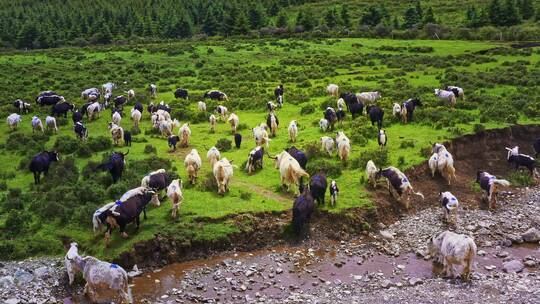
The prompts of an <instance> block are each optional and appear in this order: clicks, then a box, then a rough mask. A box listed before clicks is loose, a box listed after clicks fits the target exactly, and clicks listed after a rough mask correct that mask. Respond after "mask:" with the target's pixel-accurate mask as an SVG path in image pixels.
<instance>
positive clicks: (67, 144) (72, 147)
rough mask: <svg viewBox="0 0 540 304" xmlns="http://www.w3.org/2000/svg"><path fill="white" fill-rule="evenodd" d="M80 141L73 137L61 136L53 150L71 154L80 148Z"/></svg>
mask: <svg viewBox="0 0 540 304" xmlns="http://www.w3.org/2000/svg"><path fill="white" fill-rule="evenodd" d="M79 143H80V142H79V141H78V140H77V139H75V138H73V137H71V136H67V135H61V136H59V137H58V138H56V141H55V142H54V145H53V149H54V150H56V151H58V152H60V153H62V154H71V153H74V152H75V151H77V149H78V148H79Z"/></svg>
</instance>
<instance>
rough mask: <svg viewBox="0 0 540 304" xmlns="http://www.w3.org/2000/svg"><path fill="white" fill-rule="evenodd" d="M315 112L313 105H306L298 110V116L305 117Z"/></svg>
mask: <svg viewBox="0 0 540 304" xmlns="http://www.w3.org/2000/svg"><path fill="white" fill-rule="evenodd" d="M313 112H315V105H313V104H307V105H304V106H303V107H302V108H301V109H300V115H307V114H311V113H313Z"/></svg>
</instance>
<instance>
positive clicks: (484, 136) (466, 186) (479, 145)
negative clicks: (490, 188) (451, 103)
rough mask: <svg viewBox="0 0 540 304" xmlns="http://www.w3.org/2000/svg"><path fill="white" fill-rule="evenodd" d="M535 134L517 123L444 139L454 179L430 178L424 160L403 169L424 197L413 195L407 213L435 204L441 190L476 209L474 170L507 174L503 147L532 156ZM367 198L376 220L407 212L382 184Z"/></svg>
mask: <svg viewBox="0 0 540 304" xmlns="http://www.w3.org/2000/svg"><path fill="white" fill-rule="evenodd" d="M539 135H540V126H538V125H527V126H519V125H518V126H512V127H508V128H504V129H495V130H487V131H484V132H480V133H477V134H471V135H465V136H463V137H459V138H456V139H454V140H451V141H448V142H444V143H443V144H444V145H445V146H446V148H447V149H448V151H449V152H450V153H452V155H453V157H454V167H455V168H456V177H457V182H452V185H450V186H448V184H447V183H446V181H445V180H444V179H443V178H442V177H441V176H440V175H438V174H436V175H435V178H432V177H431V172H430V170H429V168H428V165H427V162H424V163H422V164H420V165H418V166H415V167H413V168H411V169H409V170H407V171H406V172H405V174H406V175H407V176H408V177H409V179H410V180H411V183H412V186H413V187H414V189H415V191H420V192H422V194H424V196H425V200H424V201H422V200H420V199H418V198H416V197H414V196H413V197H412V203H411V209H410V210H409V211H408V212H409V213H415V212H417V211H418V210H421V209H424V208H426V207H429V206H433V205H435V204H438V195H439V192H443V191H451V192H452V193H453V194H454V195H456V196H457V198H458V199H459V201H460V203H461V204H462V205H463V206H464V207H466V208H478V207H479V202H480V199H481V192H476V191H474V190H473V187H472V186H473V184H474V182H475V180H476V172H477V171H478V170H486V171H488V172H489V173H491V174H494V175H497V176H500V177H503V178H505V177H507V176H508V174H509V173H510V172H512V171H513V169H511V168H510V166H509V165H508V163H507V161H506V155H507V153H506V150H505V149H504V148H505V147H513V146H516V145H517V146H519V147H520V152H521V153H525V154H529V155H534V151H533V148H532V143H533V141H534V139H535V138H537V137H538V136H539ZM371 198H372V200H373V201H374V202H375V204H376V206H377V210H378V212H377V214H378V219H379V220H380V221H382V222H384V223H387V224H388V223H392V222H394V221H395V220H396V219H397V218H398V217H399V215H400V214H404V213H407V211H406V210H405V209H404V208H403V207H402V206H401V205H400V204H399V203H397V202H396V201H395V200H393V199H392V198H391V196H390V194H389V193H388V190H387V189H386V185H384V186H383V185H382V184H380V185H379V187H378V188H377V190H375V191H373V192H372V193H371Z"/></svg>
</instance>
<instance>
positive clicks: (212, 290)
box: [132, 244, 540, 302]
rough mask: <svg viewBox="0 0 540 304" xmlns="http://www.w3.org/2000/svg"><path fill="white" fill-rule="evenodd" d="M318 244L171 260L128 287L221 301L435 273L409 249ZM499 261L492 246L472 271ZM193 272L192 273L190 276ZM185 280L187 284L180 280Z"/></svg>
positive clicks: (147, 296) (525, 247) (522, 252)
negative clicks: (371, 250)
mask: <svg viewBox="0 0 540 304" xmlns="http://www.w3.org/2000/svg"><path fill="white" fill-rule="evenodd" d="M347 246H349V244H347ZM324 248H325V249H323V247H320V248H317V249H312V248H305V247H296V248H295V247H278V248H273V249H267V250H260V251H256V252H251V253H238V254H231V255H223V256H217V257H213V258H210V259H205V260H196V261H190V262H185V263H175V264H171V265H168V266H166V267H164V268H162V269H158V270H155V271H153V272H151V273H146V274H143V275H142V276H140V277H136V278H135V279H134V280H133V285H132V292H133V296H134V299H135V300H136V302H143V301H144V300H147V301H150V302H152V300H153V299H154V300H155V299H163V300H165V299H167V298H168V297H169V296H168V294H170V293H171V292H172V293H174V292H175V291H176V290H178V289H179V288H180V287H181V286H182V291H183V292H184V293H185V292H189V293H192V294H193V298H194V299H198V300H203V301H204V300H209V299H213V300H215V301H218V302H219V301H225V302H226V301H231V300H234V299H240V298H242V299H244V298H246V297H247V298H249V297H251V298H255V297H260V296H261V295H264V296H265V297H266V298H270V299H280V298H284V297H286V296H287V295H288V294H289V292H290V291H291V290H295V291H303V292H307V293H309V292H310V290H312V289H316V288H320V285H330V284H336V285H339V284H343V283H349V282H351V281H353V280H369V277H370V276H371V275H373V274H379V275H380V274H382V275H384V277H387V278H389V280H390V281H392V282H393V283H394V284H397V286H400V282H407V281H408V280H409V279H411V278H419V279H429V278H433V277H435V276H439V275H440V271H441V269H440V268H439V267H437V266H436V265H433V264H432V262H431V261H427V260H425V259H423V258H422V257H419V256H417V255H416V254H414V253H408V254H402V255H400V256H397V257H394V256H387V255H384V254H375V255H373V256H371V257H368V258H363V257H357V256H355V255H354V254H350V252H349V253H347V250H345V251H343V250H340V246H339V244H329V245H328V246H327V247H326V246H325V247H324ZM504 251H505V252H506V253H508V255H509V256H512V257H514V258H518V259H522V258H524V257H525V256H528V255H532V256H534V257H535V258H538V259H540V251H539V248H538V245H531V244H522V245H518V246H513V247H509V248H504ZM502 263H503V259H501V258H500V257H497V256H496V253H495V250H486V252H485V254H484V253H483V254H482V256H479V257H478V258H477V263H476V268H475V271H476V272H483V273H488V272H490V271H494V270H495V269H497V270H500V269H501V267H502ZM493 266H495V267H493ZM488 269H489V270H488ZM526 271H530V270H527V269H525V270H524V272H526ZM193 272H196V273H197V276H192V275H191V274H192V273H193ZM186 281H188V282H190V283H189V284H185V282H186ZM401 284H403V283H401Z"/></svg>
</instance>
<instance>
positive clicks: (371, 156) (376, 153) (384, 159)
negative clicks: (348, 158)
mask: <svg viewBox="0 0 540 304" xmlns="http://www.w3.org/2000/svg"><path fill="white" fill-rule="evenodd" d="M369 160H372V161H373V162H374V163H375V165H376V166H377V168H382V167H384V166H386V165H388V150H387V149H382V150H380V149H373V150H368V151H365V152H363V153H362V154H361V155H360V156H359V157H357V158H355V159H353V160H352V167H353V168H354V169H360V170H364V169H365V168H366V164H367V162H368V161H369Z"/></svg>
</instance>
